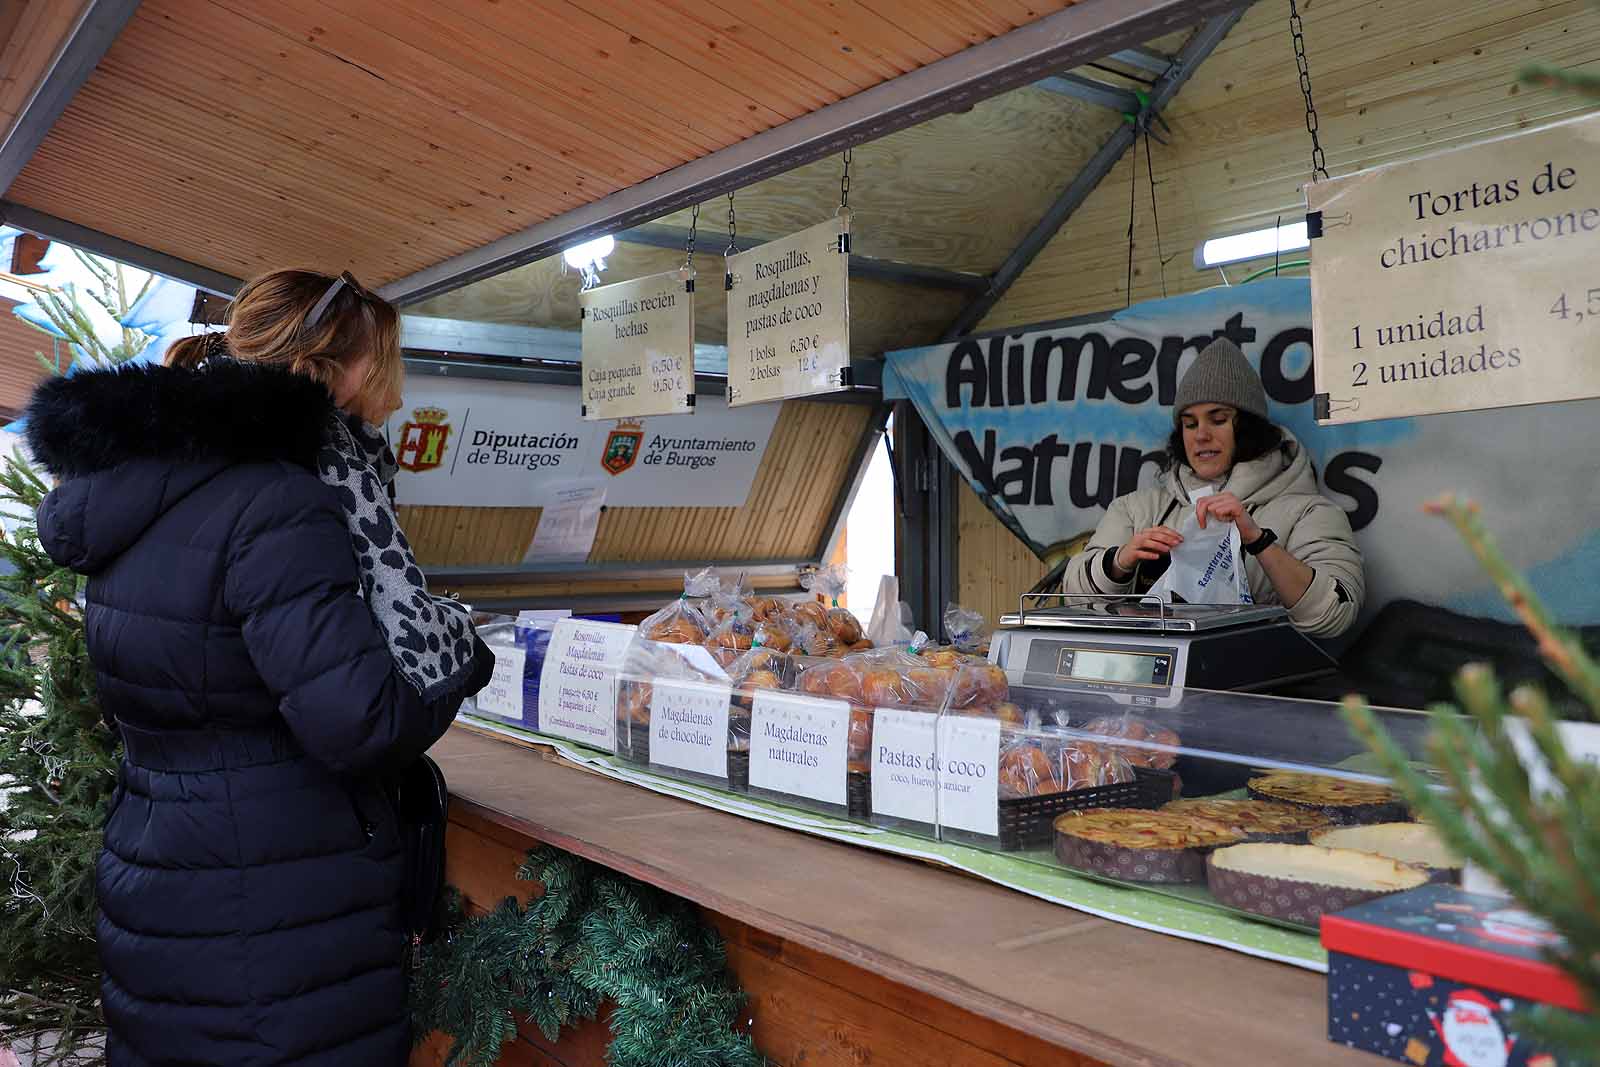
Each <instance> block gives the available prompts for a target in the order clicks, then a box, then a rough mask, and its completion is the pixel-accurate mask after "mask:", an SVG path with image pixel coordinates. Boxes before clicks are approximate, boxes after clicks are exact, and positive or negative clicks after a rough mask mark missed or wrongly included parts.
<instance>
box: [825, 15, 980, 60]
mask: <svg viewBox="0 0 1600 1067" xmlns="http://www.w3.org/2000/svg"><path fill="white" fill-rule="evenodd" d="M907 2H908V4H909V5H910V6H911V8H912V9H911V10H902V13H901V14H902V18H901V21H900V23H899V24H898V25H897V24H896V23H895V22H894V21H893V20H890V19H886V18H884V17H883V16H882V15H879V14H878V13H877V12H876V11H874V10H872V9H871V8H869V7H866V6H864V5H863V4H861V3H859V2H858V0H836V2H834V3H832V4H830V11H829V20H828V21H829V23H830V24H831V25H834V26H836V27H837V28H838V29H839V32H840V34H841V35H842V36H843V38H844V43H845V44H846V45H848V46H849V47H850V48H851V49H853V50H855V51H857V52H866V53H868V54H869V55H875V56H878V57H879V58H881V59H884V60H886V61H888V62H890V63H892V64H894V66H895V67H896V68H897V69H898V70H900V71H901V72H902V73H905V72H909V71H913V70H916V69H917V68H918V67H923V66H927V65H928V64H929V63H933V62H935V61H937V60H939V59H942V58H944V57H945V56H949V55H954V54H955V53H956V52H959V51H960V50H961V44H960V38H959V36H955V37H944V38H943V39H942V42H941V47H935V46H934V45H932V44H930V43H929V42H927V41H924V40H923V39H922V38H921V36H919V34H918V31H920V30H925V29H926V27H925V26H924V25H923V24H924V23H926V22H927V21H928V20H927V17H926V16H921V17H919V16H918V15H917V14H916V11H915V3H916V0H907ZM935 36H939V35H937V34H936V35H935Z"/></svg>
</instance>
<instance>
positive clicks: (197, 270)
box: [0, 200, 244, 297]
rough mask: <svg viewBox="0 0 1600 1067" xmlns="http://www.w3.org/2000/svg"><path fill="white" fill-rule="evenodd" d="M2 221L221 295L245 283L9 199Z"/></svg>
mask: <svg viewBox="0 0 1600 1067" xmlns="http://www.w3.org/2000/svg"><path fill="white" fill-rule="evenodd" d="M0 224H4V225H6V226H15V227H16V228H17V229H19V230H27V231H28V232H29V233H36V234H38V235H39V236H40V237H47V238H49V239H50V240H52V241H60V242H61V243H62V244H68V245H71V246H73V247H74V248H81V249H82V250H83V251H85V252H93V253H94V254H95V255H97V256H106V257H108V258H110V259H114V260H117V261H118V262H119V263H126V264H127V265H128V266H130V267H137V268H139V269H140V270H147V271H149V272H150V273H151V274H159V275H161V276H162V277H163V278H171V279H172V280H173V281H177V282H182V283H184V284H185V285H192V286H195V287H196V288H199V289H204V290H205V291H206V292H208V293H216V294H217V295H218V296H222V297H232V296H233V294H234V293H236V292H238V290H239V286H241V285H243V284H244V283H243V282H242V281H240V280H239V279H238V278H234V277H231V276H229V275H227V274H223V273H222V272H221V271H215V270H212V269H211V268H210V267H202V266H200V265H199V264H198V263H190V262H189V261H188V260H184V259H179V258H178V257H177V256H169V255H167V253H165V252H157V251H156V250H155V249H153V248H146V247H145V246H144V245H139V244H134V243H133V242H132V241H124V240H123V239H122V238H120V237H113V236H111V235H110V234H109V233H101V232H100V231H99V230H91V229H89V227H87V226H79V225H78V224H77V223H76V222H68V221H67V220H66V219H58V218H56V217H55V216H54V215H46V214H45V213H44V212H42V211H35V210H34V209H33V208H31V207H24V206H23V205H21V204H16V203H12V202H11V201H9V200H0Z"/></svg>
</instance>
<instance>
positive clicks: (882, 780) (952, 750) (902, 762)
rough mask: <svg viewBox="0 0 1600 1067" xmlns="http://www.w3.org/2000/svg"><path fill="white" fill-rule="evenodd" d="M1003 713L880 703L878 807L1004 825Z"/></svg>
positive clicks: (987, 828)
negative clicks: (906, 708)
mask: <svg viewBox="0 0 1600 1067" xmlns="http://www.w3.org/2000/svg"><path fill="white" fill-rule="evenodd" d="M999 781H1000V720H998V719H987V718H979V717H976V716H966V715H946V716H943V717H941V716H939V715H936V714H934V713H933V712H927V711H903V710H900V709H896V708H878V709H877V710H876V711H875V712H874V713H873V717H872V813H873V814H874V815H888V816H892V817H893V818H897V819H909V820H911V821H913V822H920V823H928V824H933V823H940V824H942V825H944V826H948V827H952V828H954V829H958V830H970V831H972V832H973V833H977V834H985V835H987V836H990V837H994V836H997V835H998V834H999V833H1000V806H999V801H1000V790H999Z"/></svg>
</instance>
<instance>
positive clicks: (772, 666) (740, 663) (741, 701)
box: [728, 646, 795, 708]
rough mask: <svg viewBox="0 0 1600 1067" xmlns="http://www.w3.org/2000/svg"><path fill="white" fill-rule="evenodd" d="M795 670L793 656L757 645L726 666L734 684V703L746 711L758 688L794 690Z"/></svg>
mask: <svg viewBox="0 0 1600 1067" xmlns="http://www.w3.org/2000/svg"><path fill="white" fill-rule="evenodd" d="M794 676H795V667H794V659H793V657H791V656H789V655H786V654H785V653H782V652H775V651H773V650H772V649H770V648H762V647H760V646H757V647H755V648H752V649H751V650H750V651H748V652H743V653H740V655H739V657H738V658H737V659H735V660H734V661H733V662H732V663H730V664H729V665H728V678H729V679H730V680H731V681H732V682H733V689H734V693H733V702H734V703H735V704H738V705H739V706H740V707H745V708H748V707H750V706H751V700H752V697H753V695H754V693H755V691H756V690H758V689H774V690H780V691H781V690H786V689H792V688H793V687H794Z"/></svg>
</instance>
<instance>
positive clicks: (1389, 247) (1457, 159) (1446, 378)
mask: <svg viewBox="0 0 1600 1067" xmlns="http://www.w3.org/2000/svg"><path fill="white" fill-rule="evenodd" d="M1306 199H1307V204H1308V207H1309V208H1310V211H1311V215H1310V217H1309V219H1308V224H1309V228H1310V233H1311V235H1312V241H1311V310H1312V327H1313V330H1314V334H1315V338H1316V343H1315V347H1314V356H1313V358H1314V360H1315V367H1316V382H1317V396H1316V397H1315V398H1314V399H1315V402H1316V415H1317V418H1318V419H1319V420H1321V421H1323V422H1333V423H1340V422H1360V421H1365V420H1367V419H1386V418H1395V417H1400V416H1408V415H1425V414H1430V413H1434V412H1443V411H1466V410H1472V409H1475V408H1491V407H1505V406H1509V405H1512V404H1537V403H1545V402H1548V401H1553V400H1573V399H1577V398H1579V397H1593V396H1600V271H1596V269H1595V266H1594V264H1595V262H1596V260H1597V258H1600V117H1594V116H1590V117H1586V118H1581V119H1574V120H1572V121H1570V122H1562V123H1558V124H1556V125H1553V126H1549V127H1546V128H1544V129H1541V130H1534V131H1531V132H1528V133H1520V134H1514V135H1512V136H1509V137H1502V138H1499V139H1496V140H1492V141H1485V142H1483V143H1482V144H1476V145H1470V146H1468V147H1465V148H1457V149H1453V150H1451V151H1448V152H1440V153H1437V154H1435V155H1431V156H1426V157H1424V158H1422V159H1415V160H1410V161H1408V162H1404V163H1395V164H1392V165H1390V166H1385V167H1378V168H1375V169H1373V170H1368V171H1363V172H1361V173H1359V174H1352V175H1350V176H1348V177H1344V178H1335V179H1333V180H1332V181H1323V182H1317V183H1315V184H1313V185H1310V186H1307V188H1306Z"/></svg>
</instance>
